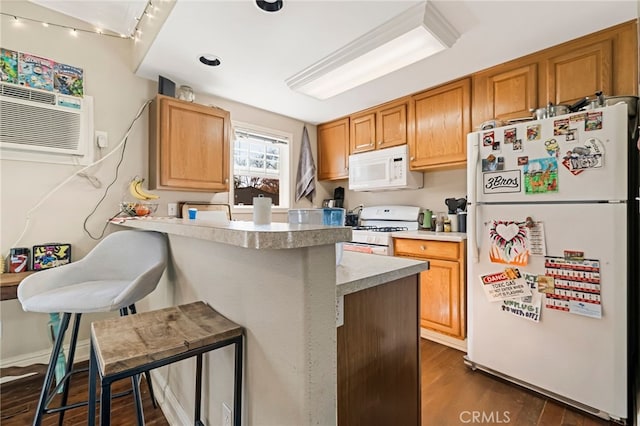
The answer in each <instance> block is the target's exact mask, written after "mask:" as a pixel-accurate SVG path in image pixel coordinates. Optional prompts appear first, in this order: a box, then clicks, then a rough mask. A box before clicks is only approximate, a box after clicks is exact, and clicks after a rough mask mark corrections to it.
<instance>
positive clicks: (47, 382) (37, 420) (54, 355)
mask: <svg viewBox="0 0 640 426" xmlns="http://www.w3.org/2000/svg"><path fill="white" fill-rule="evenodd" d="M70 318H71V314H70V313H65V314H64V315H63V316H62V322H61V323H60V329H59V330H58V336H57V337H56V342H55V343H54V345H53V349H52V350H51V357H50V358H49V366H48V367H47V372H46V374H45V378H44V384H43V385H42V390H41V391H40V399H39V400H38V405H37V407H36V413H35V417H34V418H33V426H40V424H41V423H42V416H43V415H44V413H45V409H46V404H47V394H48V393H49V388H50V387H51V382H52V381H53V375H54V373H55V368H56V363H57V361H58V354H59V353H60V351H61V350H62V342H63V341H64V335H65V333H66V331H67V328H68V327H69V319H70Z"/></svg>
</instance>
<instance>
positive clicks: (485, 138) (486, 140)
mask: <svg viewBox="0 0 640 426" xmlns="http://www.w3.org/2000/svg"><path fill="white" fill-rule="evenodd" d="M494 140H495V138H494V134H493V130H492V131H490V132H484V133H483V134H482V146H491V147H492V146H493V142H494Z"/></svg>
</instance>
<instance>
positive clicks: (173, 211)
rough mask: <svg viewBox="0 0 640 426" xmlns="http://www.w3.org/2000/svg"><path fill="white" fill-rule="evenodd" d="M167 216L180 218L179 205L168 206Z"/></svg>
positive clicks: (170, 204) (171, 204)
mask: <svg viewBox="0 0 640 426" xmlns="http://www.w3.org/2000/svg"><path fill="white" fill-rule="evenodd" d="M167 216H172V217H176V216H178V203H169V204H167Z"/></svg>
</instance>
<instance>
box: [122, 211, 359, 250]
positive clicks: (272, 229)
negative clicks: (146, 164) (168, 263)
mask: <svg viewBox="0 0 640 426" xmlns="http://www.w3.org/2000/svg"><path fill="white" fill-rule="evenodd" d="M111 223H114V224H116V225H120V226H125V227H128V228H135V229H145V230H150V231H159V232H165V233H167V234H173V235H180V236H183V237H190V238H198V239H201V240H208V241H212V242H215V243H223V244H230V245H234V246H238V247H244V248H251V249H295V248H303V247H311V246H319V245H325V244H335V243H339V242H344V241H350V240H351V228H348V227H332V226H323V225H292V224H288V223H281V222H273V223H271V224H269V225H255V224H254V223H253V222H249V221H235V220H234V221H228V222H225V221H213V220H205V219H184V218H173V217H153V216H148V217H135V218H116V219H113V220H112V221H111Z"/></svg>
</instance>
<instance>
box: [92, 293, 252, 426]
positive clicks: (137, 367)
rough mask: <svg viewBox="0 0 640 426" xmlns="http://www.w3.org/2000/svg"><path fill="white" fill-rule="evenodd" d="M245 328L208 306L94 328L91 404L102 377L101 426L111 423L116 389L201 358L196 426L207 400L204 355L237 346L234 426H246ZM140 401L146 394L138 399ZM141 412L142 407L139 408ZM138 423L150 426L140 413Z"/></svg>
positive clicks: (100, 323)
mask: <svg viewBox="0 0 640 426" xmlns="http://www.w3.org/2000/svg"><path fill="white" fill-rule="evenodd" d="M243 334H244V329H243V328H242V327H241V326H239V325H238V324H235V323H234V322H232V321H230V320H228V319H227V318H225V317H224V316H222V315H221V314H219V313H218V312H216V311H215V310H214V309H213V308H211V307H210V306H209V305H207V304H205V303H204V302H194V303H190V304H186V305H180V306H174V307H170V308H166V309H160V310H155V311H150V312H143V313H138V314H136V315H129V316H123V317H119V318H113V319H106V320H101V321H94V322H93V323H91V351H90V359H89V401H94V400H95V397H96V395H95V394H96V386H95V380H96V378H97V377H98V376H99V377H100V383H101V388H102V394H101V398H100V404H101V409H100V415H101V422H100V424H101V425H108V424H109V422H110V408H111V384H112V383H113V382H114V381H116V380H120V379H123V378H126V377H131V376H134V375H137V374H141V373H143V372H146V371H149V370H152V369H154V368H158V367H162V366H164V365H167V364H171V363H173V362H177V361H181V360H183V359H186V358H190V357H194V356H195V357H197V359H196V390H195V395H196V396H195V415H194V424H196V425H203V423H202V421H201V420H200V408H201V407H200V405H201V404H200V402H201V397H202V355H203V354H204V353H206V352H209V351H212V350H215V349H218V348H221V347H224V346H228V345H232V344H233V345H235V373H234V401H233V406H234V409H233V413H234V421H233V424H234V425H236V426H240V417H241V416H240V413H241V387H242V350H243ZM136 398H138V399H139V398H140V395H139V394H138V395H136ZM138 407H142V405H141V404H138ZM137 414H138V419H137V420H138V424H139V425H141V424H144V418H143V413H142V412H141V409H140V410H138V413H137ZM88 424H90V425H93V424H95V404H89V417H88Z"/></svg>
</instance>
